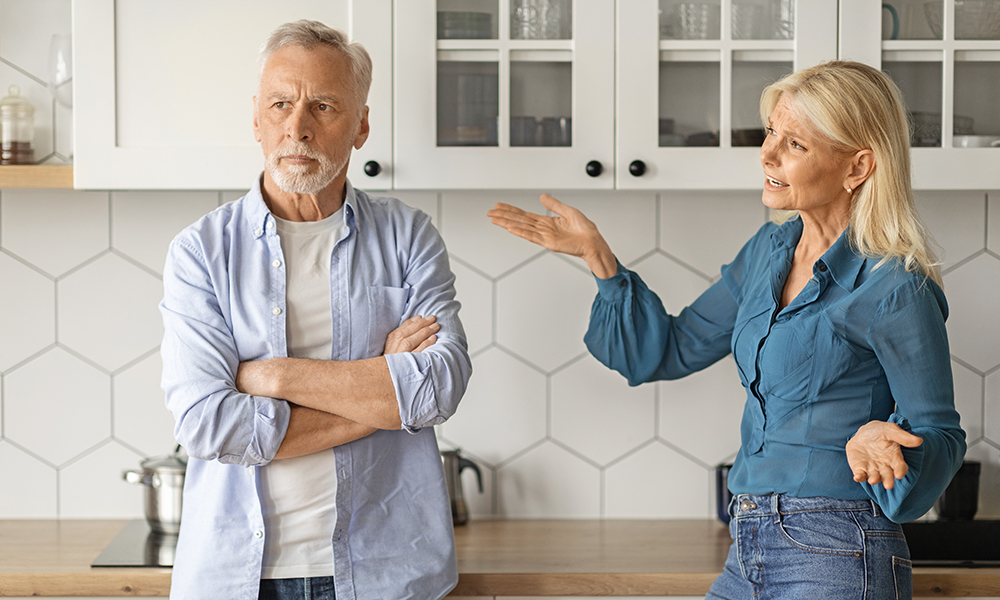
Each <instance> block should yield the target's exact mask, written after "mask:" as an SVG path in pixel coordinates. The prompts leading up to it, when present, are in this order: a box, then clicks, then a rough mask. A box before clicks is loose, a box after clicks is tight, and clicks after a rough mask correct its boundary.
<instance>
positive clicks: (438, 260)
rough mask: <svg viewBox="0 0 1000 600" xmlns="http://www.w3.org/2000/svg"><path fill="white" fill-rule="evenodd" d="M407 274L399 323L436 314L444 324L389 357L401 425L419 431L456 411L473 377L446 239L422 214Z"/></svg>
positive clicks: (388, 355) (406, 428)
mask: <svg viewBox="0 0 1000 600" xmlns="http://www.w3.org/2000/svg"><path fill="white" fill-rule="evenodd" d="M404 277H405V282H406V284H407V285H409V286H410V292H411V294H410V300H409V302H408V304H407V308H406V311H405V312H404V314H403V316H402V318H401V321H405V320H406V319H409V318H410V317H413V316H415V315H422V316H431V315H433V316H434V317H436V319H437V323H438V324H439V325H440V326H441V329H440V330H439V331H438V333H437V334H436V335H437V341H436V342H435V343H434V344H433V345H431V346H429V347H428V348H426V349H424V350H423V351H422V352H402V353H398V354H387V355H386V356H385V359H386V362H387V363H388V365H389V373H390V375H391V377H392V384H393V388H394V389H395V391H396V399H397V401H398V402H399V418H400V421H401V422H402V425H403V429H404V430H406V431H409V432H410V433H415V432H417V431H419V430H420V429H422V428H424V427H429V426H432V425H438V424H441V423H443V422H445V420H447V419H448V418H449V417H451V415H453V414H454V413H455V411H456V409H457V408H458V403H459V401H460V400H461V398H462V395H463V394H464V393H465V389H466V387H467V385H468V382H469V378H470V377H471V375H472V360H471V359H470V358H469V352H468V344H467V342H466V339H465V330H464V329H463V327H462V322H461V321H460V320H459V318H458V311H459V308H460V304H459V302H458V301H457V300H456V299H455V275H454V274H453V273H452V272H451V268H450V265H449V260H448V253H447V250H446V249H445V245H444V241H443V240H442V239H441V236H440V235H439V234H438V232H437V230H436V229H435V228H434V227H433V225H432V224H431V223H430V218H429V217H427V216H426V215H423V214H421V215H420V218H418V219H416V220H415V222H414V227H413V236H412V241H411V244H410V253H409V263H408V265H407V269H406V273H405V275H404Z"/></svg>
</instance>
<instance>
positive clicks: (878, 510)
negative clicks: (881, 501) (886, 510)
mask: <svg viewBox="0 0 1000 600" xmlns="http://www.w3.org/2000/svg"><path fill="white" fill-rule="evenodd" d="M870 502H871V503H872V516H873V517H878V516H880V515H881V514H882V507H880V506H879V505H878V503H877V502H875V501H874V500H871V501H870Z"/></svg>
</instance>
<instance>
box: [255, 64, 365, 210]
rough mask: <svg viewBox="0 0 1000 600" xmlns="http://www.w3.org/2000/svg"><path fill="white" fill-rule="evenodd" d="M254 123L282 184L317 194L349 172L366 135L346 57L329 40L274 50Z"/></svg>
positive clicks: (285, 188)
mask: <svg viewBox="0 0 1000 600" xmlns="http://www.w3.org/2000/svg"><path fill="white" fill-rule="evenodd" d="M253 129H254V137H255V138H256V139H257V141H258V142H260V145H261V149H262V150H263V151H264V157H265V159H266V163H265V167H266V169H267V173H268V175H270V177H271V179H272V180H273V181H274V182H275V184H277V186H278V187H279V188H280V189H281V190H283V191H285V192H291V193H297V194H315V193H317V192H319V191H321V190H323V189H325V188H326V187H327V186H329V185H330V184H331V183H332V182H333V181H334V180H337V179H342V178H343V177H345V176H346V172H347V165H348V162H349V160H350V157H351V148H360V147H361V146H362V145H363V144H364V143H365V140H366V139H368V108H367V107H363V108H362V107H359V106H358V102H357V99H356V95H355V92H354V79H353V76H352V75H351V69H350V64H349V63H348V60H347V58H346V57H345V56H344V55H343V54H342V53H341V52H339V51H337V50H334V49H332V48H328V47H325V46H316V47H314V48H308V49H307V48H303V47H301V46H284V47H282V48H279V49H278V50H276V51H275V52H274V53H273V54H272V55H271V56H270V57H269V58H268V59H267V62H266V63H265V64H264V69H263V71H262V73H261V79H260V88H259V90H258V96H256V97H255V98H254V119H253Z"/></svg>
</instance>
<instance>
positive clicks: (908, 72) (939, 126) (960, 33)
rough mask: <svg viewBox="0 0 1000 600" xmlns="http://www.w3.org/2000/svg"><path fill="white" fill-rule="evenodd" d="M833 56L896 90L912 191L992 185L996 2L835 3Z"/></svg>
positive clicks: (997, 160)
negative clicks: (906, 119)
mask: <svg viewBox="0 0 1000 600" xmlns="http://www.w3.org/2000/svg"><path fill="white" fill-rule="evenodd" d="M840 20H841V28H840V30H841V39H840V47H841V56H843V57H844V58H852V59H855V60H860V61H863V62H866V63H868V64H870V65H873V66H876V67H879V68H881V69H882V70H883V71H885V72H886V73H888V74H889V75H890V76H891V77H892V78H893V80H894V81H896V83H897V84H898V85H899V87H900V89H901V90H902V92H903V96H904V100H905V101H906V104H907V108H908V110H909V113H910V120H911V123H912V125H913V135H912V137H911V143H912V145H913V150H912V162H913V186H914V188H918V189H949V190H958V189H998V188H1000V169H997V165H998V164H1000V148H998V147H964V146H969V145H974V146H977V145H989V144H990V143H991V142H992V143H998V141H1000V2H963V1H962V0H936V1H927V0H892V1H891V2H889V3H886V4H882V5H881V7H880V6H879V3H874V2H867V1H865V0H841V3H840Z"/></svg>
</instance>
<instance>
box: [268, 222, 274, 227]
mask: <svg viewBox="0 0 1000 600" xmlns="http://www.w3.org/2000/svg"><path fill="white" fill-rule="evenodd" d="M267 226H268V227H269V228H271V229H274V221H268V222H267Z"/></svg>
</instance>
